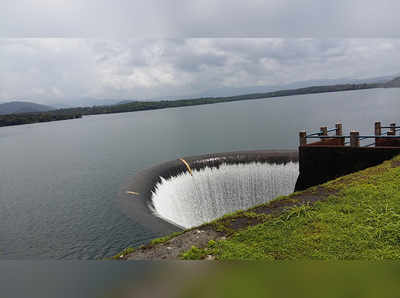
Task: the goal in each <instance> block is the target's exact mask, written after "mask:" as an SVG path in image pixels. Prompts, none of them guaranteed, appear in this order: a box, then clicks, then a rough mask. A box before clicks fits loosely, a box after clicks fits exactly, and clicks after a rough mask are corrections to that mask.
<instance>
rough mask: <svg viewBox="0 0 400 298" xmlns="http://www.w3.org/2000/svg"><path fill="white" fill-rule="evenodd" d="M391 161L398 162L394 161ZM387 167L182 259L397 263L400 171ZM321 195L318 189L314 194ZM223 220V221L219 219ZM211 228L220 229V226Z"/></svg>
mask: <svg viewBox="0 0 400 298" xmlns="http://www.w3.org/2000/svg"><path fill="white" fill-rule="evenodd" d="M394 160H396V161H399V160H400V157H396V158H395V159H394ZM391 164H392V162H391V161H387V162H384V163H383V164H382V165H379V166H376V167H372V168H369V169H366V170H364V171H360V172H357V173H354V174H351V175H348V176H345V177H342V178H339V179H337V180H334V181H331V182H328V183H326V184H323V185H322V186H321V187H322V189H325V190H326V192H327V193H329V192H332V190H335V192H334V194H332V195H330V196H329V197H328V198H327V199H325V200H323V201H318V202H316V203H315V204H313V205H303V206H297V207H292V208H290V209H288V210H287V211H285V212H283V213H281V214H280V215H278V216H270V217H268V218H266V219H265V221H263V223H261V224H258V225H255V226H252V227H249V228H247V229H244V230H240V231H237V232H233V233H232V234H231V235H230V236H229V237H228V238H227V239H225V240H221V241H217V242H215V241H213V243H211V244H209V245H208V247H207V248H205V249H202V250H201V249H198V248H195V249H194V250H193V248H192V249H191V250H190V251H189V252H187V254H186V255H185V254H183V256H184V257H185V256H186V258H190V259H197V258H199V259H201V258H203V257H204V256H205V255H209V254H211V255H213V256H215V257H216V259H219V260H314V259H315V260H355V259H357V260H384V259H389V260H393V259H396V260H398V259H400V167H392V166H391ZM320 189H321V188H320ZM225 219H226V218H225ZM213 224H214V226H216V227H218V226H220V227H221V225H222V224H221V220H217V221H215V222H214V223H213Z"/></svg>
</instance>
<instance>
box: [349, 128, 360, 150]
mask: <svg viewBox="0 0 400 298" xmlns="http://www.w3.org/2000/svg"><path fill="white" fill-rule="evenodd" d="M359 135H360V133H359V132H358V131H354V130H352V131H350V147H360V138H359Z"/></svg>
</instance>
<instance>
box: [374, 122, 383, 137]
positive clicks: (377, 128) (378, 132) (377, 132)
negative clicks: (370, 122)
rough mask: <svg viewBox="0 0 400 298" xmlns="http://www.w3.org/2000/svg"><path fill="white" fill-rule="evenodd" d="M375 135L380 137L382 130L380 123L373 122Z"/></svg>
mask: <svg viewBox="0 0 400 298" xmlns="http://www.w3.org/2000/svg"><path fill="white" fill-rule="evenodd" d="M375 135H376V136H380V135H382V128H381V123H380V122H375Z"/></svg>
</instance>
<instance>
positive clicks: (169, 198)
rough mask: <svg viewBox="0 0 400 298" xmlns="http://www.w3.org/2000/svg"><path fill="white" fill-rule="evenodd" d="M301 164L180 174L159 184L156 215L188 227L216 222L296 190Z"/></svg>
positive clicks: (251, 165) (252, 165)
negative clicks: (223, 216)
mask: <svg viewBox="0 0 400 298" xmlns="http://www.w3.org/2000/svg"><path fill="white" fill-rule="evenodd" d="M298 173H299V169H298V163H294V162H289V163H286V164H267V163H257V162H253V163H248V164H233V165H232V164H231V165H229V164H222V165H221V166H220V167H219V168H204V169H201V170H194V171H193V176H192V175H190V174H189V173H188V172H184V173H181V174H179V175H178V176H175V177H171V178H170V179H168V180H166V179H164V178H161V182H160V183H159V184H157V185H156V188H155V191H154V192H153V195H152V203H153V208H154V212H155V214H156V215H158V216H160V217H161V218H163V219H165V220H168V221H170V222H173V223H175V224H177V225H179V226H182V227H184V228H191V227H194V226H198V225H200V224H203V223H206V222H209V221H212V220H214V219H216V218H218V217H221V216H222V215H224V214H226V213H231V212H234V211H237V210H244V209H248V208H250V207H253V206H255V205H258V204H261V203H265V202H268V201H270V200H272V199H274V198H276V197H278V196H281V195H287V194H290V193H292V192H293V191H294V187H295V184H296V180H297V177H298Z"/></svg>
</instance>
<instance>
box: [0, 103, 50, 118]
mask: <svg viewBox="0 0 400 298" xmlns="http://www.w3.org/2000/svg"><path fill="white" fill-rule="evenodd" d="M50 110H54V108H53V107H50V106H45V105H41V104H37V103H33V102H27V101H11V102H6V103H2V104H0V115H5V114H18V113H34V112H47V111H50Z"/></svg>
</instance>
